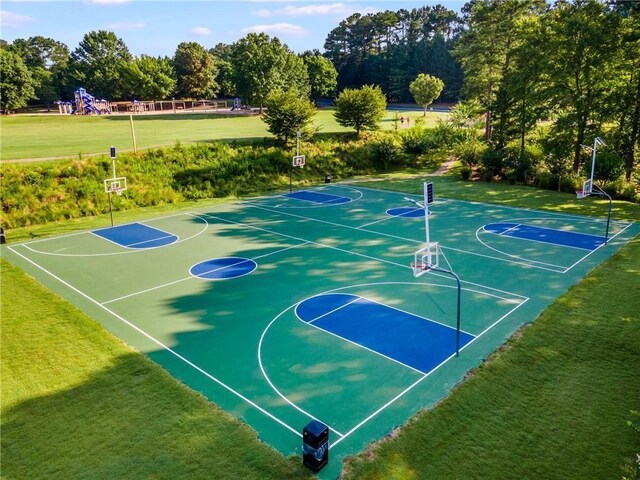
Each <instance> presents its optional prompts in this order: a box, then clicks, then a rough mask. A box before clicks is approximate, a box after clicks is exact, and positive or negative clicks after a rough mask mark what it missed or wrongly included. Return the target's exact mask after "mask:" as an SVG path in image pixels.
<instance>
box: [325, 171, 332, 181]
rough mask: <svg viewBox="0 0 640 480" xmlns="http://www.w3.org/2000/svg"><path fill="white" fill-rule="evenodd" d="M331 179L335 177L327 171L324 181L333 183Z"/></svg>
mask: <svg viewBox="0 0 640 480" xmlns="http://www.w3.org/2000/svg"><path fill="white" fill-rule="evenodd" d="M331 179H333V177H332V176H331V174H329V173H327V174H325V176H324V183H331Z"/></svg>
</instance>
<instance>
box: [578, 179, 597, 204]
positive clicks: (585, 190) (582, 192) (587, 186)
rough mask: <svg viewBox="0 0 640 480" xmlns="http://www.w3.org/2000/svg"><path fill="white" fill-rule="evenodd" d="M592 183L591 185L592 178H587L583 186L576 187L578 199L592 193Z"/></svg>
mask: <svg viewBox="0 0 640 480" xmlns="http://www.w3.org/2000/svg"><path fill="white" fill-rule="evenodd" d="M592 188H593V187H592V185H591V180H586V181H585V182H584V183H583V184H582V188H578V189H576V197H578V200H581V199H583V198H585V197H588V196H589V195H591V189H592Z"/></svg>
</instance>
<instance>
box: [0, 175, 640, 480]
mask: <svg viewBox="0 0 640 480" xmlns="http://www.w3.org/2000/svg"><path fill="white" fill-rule="evenodd" d="M404 197H405V194H400V193H397V192H389V191H381V190H373V189H366V188H363V187H359V186H356V185H354V186H349V185H341V184H330V185H324V186H322V187H318V188H314V189H309V190H307V191H303V192H297V194H296V195H294V196H287V195H276V196H270V197H260V198H254V199H250V200H247V201H242V202H236V203H228V204H223V205H219V206H216V207H210V208H208V209H206V210H200V211H192V212H188V213H179V214H176V215H171V216H165V217H161V218H150V219H147V220H145V221H142V222H137V223H135V224H130V225H124V226H123V225H116V228H114V229H102V230H99V231H94V232H82V233H76V234H71V235H66V236H60V237H56V238H48V239H41V240H34V241H29V242H25V243H22V244H15V245H11V246H9V247H8V248H6V249H4V250H3V255H4V256H5V258H7V259H8V260H10V261H11V262H13V263H15V264H17V265H19V266H21V267H22V268H23V269H24V270H26V271H27V272H28V273H30V274H31V275H33V276H34V277H36V278H37V279H38V280H39V281H41V282H42V283H43V284H44V285H46V286H47V287H49V288H50V289H52V290H54V291H56V292H58V293H59V294H60V295H62V296H63V297H65V298H67V299H68V300H69V301H70V302H72V303H74V304H75V305H77V306H78V307H79V308H81V309H82V310H84V311H85V312H87V313H88V314H89V315H91V316H92V317H93V318H95V319H96V320H97V321H99V322H100V323H101V324H103V325H104V326H105V327H106V328H107V329H108V330H110V331H111V332H113V333H114V334H115V335H116V336H118V337H120V338H122V339H123V340H124V341H125V342H127V343H128V344H130V345H132V346H133V347H135V348H137V349H138V350H139V351H141V352H143V353H144V354H146V355H147V356H148V357H149V358H151V359H152V360H154V361H155V362H157V363H158V364H160V365H161V366H163V367H164V368H165V369H167V370H168V371H169V372H170V373H171V374H172V375H174V376H175V377H176V378H178V379H179V380H181V381H182V382H184V383H185V384H186V385H188V386H189V387H191V388H193V389H195V390H197V391H199V392H201V393H202V394H203V395H205V396H206V397H207V398H208V399H210V400H211V401H212V402H215V403H217V404H218V405H220V406H221V407H222V408H224V409H225V410H227V411H229V412H230V413H232V414H233V415H235V416H236V417H238V418H241V419H243V420H244V421H246V422H247V423H248V424H250V425H251V426H252V427H253V428H254V429H255V430H256V431H257V432H258V435H259V437H260V438H261V439H262V440H263V441H265V442H267V443H268V444H270V445H272V446H273V447H274V448H276V449H277V450H279V451H281V452H282V453H283V454H285V455H291V454H296V455H301V451H302V439H301V432H302V429H303V427H304V426H305V425H306V424H307V423H309V422H310V421H311V420H312V419H317V420H319V421H321V422H323V423H324V424H326V425H327V426H329V428H330V441H331V450H330V461H329V465H328V466H327V467H326V468H325V469H324V470H323V471H322V472H321V474H320V476H321V478H335V477H337V476H338V474H339V472H340V469H341V463H342V462H341V460H342V459H343V458H344V457H345V456H347V455H351V454H354V453H357V452H359V451H361V450H362V449H363V448H364V447H365V446H366V445H368V444H369V443H371V442H372V441H375V440H377V439H380V438H382V437H383V436H385V435H387V434H389V433H390V432H391V431H392V430H393V429H394V428H395V427H397V426H399V425H402V424H403V423H405V422H406V421H407V419H408V418H409V417H410V416H412V415H413V414H415V413H416V412H417V411H418V410H420V409H422V408H428V407H430V406H433V405H434V404H435V403H436V402H438V401H439V400H440V399H442V398H443V397H444V396H446V395H447V394H448V392H449V391H450V390H451V389H452V388H453V387H454V386H455V385H456V384H457V383H459V382H461V381H462V380H463V378H464V376H465V374H466V373H467V372H468V371H469V370H470V369H472V368H474V367H476V366H478V365H479V364H480V363H481V362H482V361H483V360H484V359H485V358H486V357H487V356H489V355H490V354H491V353H492V352H494V351H495V350H496V349H497V348H499V347H500V345H502V344H503V343H504V341H505V340H506V339H507V338H508V337H509V336H510V335H511V334H512V333H513V332H514V331H516V330H517V329H518V328H519V327H521V326H522V325H523V324H525V323H527V322H530V321H533V320H534V319H535V318H536V317H537V316H538V315H539V314H540V313H541V312H542V310H543V309H544V308H545V307H547V306H548V305H549V304H551V303H553V302H554V301H555V300H556V299H557V298H558V297H559V296H560V295H562V294H563V293H565V292H566V291H567V290H568V289H569V288H570V287H571V286H572V285H573V284H575V283H576V282H577V281H579V280H580V279H581V278H583V277H584V276H585V275H586V274H587V273H588V272H589V271H590V270H591V269H593V268H594V267H595V266H596V265H598V264H599V263H601V262H602V261H604V260H605V259H606V258H608V257H609V256H611V255H613V254H614V253H615V252H616V251H617V250H619V249H620V248H621V247H622V246H623V245H624V244H626V243H627V242H628V241H629V240H631V239H632V238H633V237H634V236H635V235H637V234H638V233H639V232H640V225H638V224H633V223H628V222H621V221H612V222H611V225H610V229H609V237H610V238H609V242H608V243H607V244H606V245H604V244H602V237H603V236H604V234H605V222H604V221H603V220H602V219H595V218H589V217H581V216H570V215H563V214H557V213H550V212H542V211H535V210H527V209H516V208H511V207H502V206H496V205H487V204H480V203H473V202H464V201H457V200H450V199H444V198H438V197H437V192H436V201H435V202H434V203H433V204H432V205H431V206H430V210H431V215H430V216H429V226H430V237H431V241H437V242H439V243H440V245H441V256H440V266H441V267H444V268H452V269H453V270H454V271H455V272H456V273H457V275H459V277H460V278H461V280H462V282H461V287H462V289H461V292H462V293H461V311H460V317H461V318H460V319H461V333H460V335H461V336H460V342H461V343H460V346H461V349H460V354H459V356H456V355H455V338H456V335H455V325H456V312H457V310H456V305H457V284H456V281H455V280H454V279H453V278H452V277H451V276H449V275H447V274H445V273H442V272H437V271H430V272H427V273H426V274H424V275H422V276H420V277H419V278H414V276H413V274H412V269H411V267H410V262H411V261H413V259H414V252H415V251H416V250H418V249H420V248H421V247H422V246H423V245H424V242H425V220H424V215H418V216H412V214H413V213H415V211H414V212H411V211H410V210H411V209H412V208H415V205H414V204H412V203H410V202H408V201H407V200H406V199H405V198H404ZM411 198H413V199H414V200H421V199H420V198H418V197H416V196H413V197H411ZM399 208H404V209H406V210H405V211H406V212H407V213H406V214H403V215H401V216H393V215H390V214H389V213H393V209H399ZM116 221H117V215H116ZM149 414H150V415H153V412H149Z"/></svg>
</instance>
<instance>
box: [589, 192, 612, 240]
mask: <svg viewBox="0 0 640 480" xmlns="http://www.w3.org/2000/svg"><path fill="white" fill-rule="evenodd" d="M593 187H595V188H596V189H597V191H595V192H594V191H593ZM591 189H592V190H591V191H592V192H593V193H595V194H596V195H602V196H603V197H607V198H608V199H609V212H608V213H607V228H606V230H605V233H604V244H605V245H606V244H607V243H608V242H609V224H610V223H611V203H612V202H611V195H609V194H608V193H607V192H605V191H604V190H603V189H601V188H600V187H599V186H597V185H593V184H592V185H591Z"/></svg>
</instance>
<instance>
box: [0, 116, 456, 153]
mask: <svg viewBox="0 0 640 480" xmlns="http://www.w3.org/2000/svg"><path fill="white" fill-rule="evenodd" d="M395 115H396V111H393V110H388V111H387V113H386V115H385V118H384V119H383V121H382V122H381V128H382V129H383V130H391V129H393V128H394V121H393V119H394V118H395ZM399 115H405V116H406V115H407V112H406V111H403V112H399ZM410 115H411V118H412V120H413V121H414V122H415V119H416V118H419V117H420V116H421V115H422V114H421V113H420V112H410ZM444 115H446V114H443V113H435V112H428V113H427V117H426V121H425V125H427V126H433V125H435V123H436V121H437V119H438V118H441V117H442V116H444ZM314 123H315V125H316V126H317V127H318V128H319V131H320V133H332V132H346V131H353V130H349V129H346V128H344V127H341V126H340V125H338V124H337V123H336V121H335V119H334V118H333V110H331V109H322V110H319V111H318V113H317V115H316V117H315V120H314ZM133 124H134V130H135V136H136V144H137V147H138V148H139V149H143V148H148V147H152V146H160V145H173V144H175V143H176V142H182V143H193V142H210V141H213V140H231V139H236V140H242V139H249V138H262V137H267V136H270V134H269V133H268V132H267V129H266V124H265V123H264V122H263V121H262V120H261V119H260V117H259V116H257V115H253V116H240V115H229V114H178V115H173V114H167V115H136V116H134V117H133ZM0 139H1V140H2V141H1V144H0V158H1V159H2V160H3V161H7V160H17V159H30V158H48V157H62V156H77V155H88V154H97V153H108V151H109V146H111V145H114V146H116V147H117V149H118V150H119V151H129V150H133V140H132V136H131V126H130V122H129V116H128V115H111V116H109V115H105V116H95V117H91V116H75V115H15V116H4V115H3V116H2V117H1V118H0Z"/></svg>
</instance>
